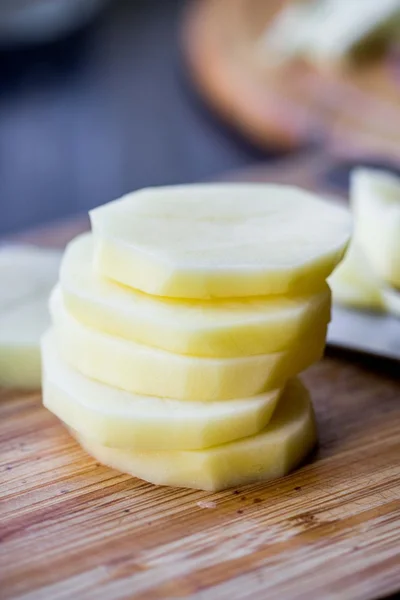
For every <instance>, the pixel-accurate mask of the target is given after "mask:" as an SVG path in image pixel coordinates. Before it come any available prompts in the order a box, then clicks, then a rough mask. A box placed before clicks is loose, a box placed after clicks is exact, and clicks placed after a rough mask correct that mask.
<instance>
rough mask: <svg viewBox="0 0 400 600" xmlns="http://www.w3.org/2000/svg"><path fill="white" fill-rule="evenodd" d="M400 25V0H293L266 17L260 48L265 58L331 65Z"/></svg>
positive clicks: (392, 35)
mask: <svg viewBox="0 0 400 600" xmlns="http://www.w3.org/2000/svg"><path fill="white" fill-rule="evenodd" d="M399 31H400V2H399V0H308V1H303V0H302V1H299V0H291V1H290V2H285V3H283V8H282V10H281V11H280V12H278V14H277V16H276V18H275V19H274V20H273V21H272V22H271V23H268V26H267V29H266V31H265V33H264V35H263V36H262V40H261V44H260V49H261V51H262V58H263V59H264V62H265V61H268V62H270V61H271V58H272V59H278V60H279V59H280V60H288V59H291V58H295V57H304V58H306V59H308V60H309V61H310V62H313V63H315V64H316V65H318V66H331V65H335V64H337V63H341V62H343V61H346V60H347V59H348V58H351V57H352V56H353V55H354V53H355V51H358V52H360V51H362V50H368V49H369V48H372V49H373V47H374V44H376V42H377V41H380V42H381V43H385V42H390V41H391V40H395V39H396V37H398V35H399Z"/></svg>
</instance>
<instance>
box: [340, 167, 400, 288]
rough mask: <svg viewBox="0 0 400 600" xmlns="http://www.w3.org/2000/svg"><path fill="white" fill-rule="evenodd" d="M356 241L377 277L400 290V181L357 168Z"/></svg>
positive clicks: (354, 186) (353, 199)
mask: <svg viewBox="0 0 400 600" xmlns="http://www.w3.org/2000/svg"><path fill="white" fill-rule="evenodd" d="M351 204H352V209H353V213H354V218H355V233H354V239H355V241H356V243H357V244H358V245H359V246H360V247H361V248H362V250H363V252H364V253H365V256H366V257H367V259H368V261H369V263H370V265H371V267H372V269H373V271H374V272H375V274H376V276H377V277H379V278H380V279H382V280H383V281H384V282H386V283H387V284H388V285H390V286H392V287H394V288H396V287H397V288H400V178H399V177H396V176H394V175H391V174H389V173H387V172H385V171H377V170H374V169H363V168H360V169H356V170H355V171H354V172H353V175H352V181H351Z"/></svg>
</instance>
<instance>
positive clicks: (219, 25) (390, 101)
mask: <svg viewBox="0 0 400 600" xmlns="http://www.w3.org/2000/svg"><path fill="white" fill-rule="evenodd" d="M281 6H282V2H280V1H279V0H268V2H266V1H265V0H194V1H192V2H191V3H190V4H189V6H188V8H187V11H186V12H185V14H184V22H183V30H182V39H183V49H184V53H185V56H186V60H187V64H188V67H189V70H190V72H191V74H192V77H193V80H194V82H195V84H196V85H197V87H198V88H199V90H200V92H201V93H202V95H203V96H204V97H205V98H206V99H208V101H209V103H210V104H211V105H212V106H213V107H214V108H215V109H216V110H217V111H218V113H219V114H220V115H221V116H222V117H223V118H224V119H225V120H227V121H229V122H230V123H231V124H234V125H235V126H236V127H237V128H238V129H239V130H240V131H241V132H242V133H244V134H245V135H246V136H247V138H249V139H250V140H251V141H252V142H253V143H255V144H256V145H257V146H260V147H270V146H271V145H275V146H278V147H280V148H283V149H293V148H296V147H298V146H302V145H304V144H310V142H315V140H317V141H319V142H320V143H330V142H331V141H332V140H337V139H339V140H341V141H342V142H344V143H347V142H346V140H349V141H350V140H351V141H352V143H353V142H354V140H357V139H358V140H360V143H361V144H364V145H367V146H369V147H371V148H373V147H374V146H376V147H377V148H379V149H380V150H382V151H383V152H384V153H388V154H393V153H394V154H396V155H397V156H398V155H399V152H400V150H399V148H400V58H399V57H398V58H397V59H396V58H394V57H393V56H386V57H385V58H381V59H377V60H375V61H373V62H368V63H365V64H364V65H362V66H361V65H359V66H358V67H356V66H352V67H351V66H349V67H348V68H346V69H342V70H334V69H331V70H324V71H321V70H318V69H316V68H315V67H313V66H311V65H310V64H306V63H305V62H303V61H301V60H294V61H291V62H290V63H286V64H281V65H276V64H273V63H272V61H270V62H268V60H267V58H266V57H265V53H264V54H263V53H261V52H260V51H259V48H260V39H261V35H262V33H263V31H265V28H266V27H267V24H268V21H269V20H271V18H272V17H273V16H274V14H275V13H276V11H277V10H278V9H279V7H281Z"/></svg>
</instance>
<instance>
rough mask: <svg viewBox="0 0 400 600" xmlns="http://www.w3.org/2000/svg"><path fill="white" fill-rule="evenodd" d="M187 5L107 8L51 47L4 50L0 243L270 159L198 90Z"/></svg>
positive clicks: (166, 0) (170, 0)
mask: <svg viewBox="0 0 400 600" xmlns="http://www.w3.org/2000/svg"><path fill="white" fill-rule="evenodd" d="M184 6H185V3H184V2H183V1H180V0H163V1H162V0H159V1H156V0H142V1H132V0H126V1H115V0H114V2H112V3H111V4H110V5H109V6H107V7H106V9H105V10H104V11H102V12H101V13H100V14H99V15H98V16H97V17H96V18H95V19H94V20H93V21H92V22H91V23H90V25H89V26H86V27H85V28H81V29H80V30H79V31H75V32H74V33H73V34H69V35H68V37H64V38H63V39H61V40H58V41H57V42H53V43H47V44H42V45H39V46H38V45H36V46H25V47H18V48H13V49H11V48H5V47H4V46H3V47H2V48H1V50H0V208H1V211H0V235H1V234H4V233H10V232H14V231H18V230H21V229H23V228H25V227H30V226H34V225H37V224H39V223H46V222H48V221H50V220H53V219H56V218H60V217H63V216H67V215H71V214H75V213H78V212H83V211H86V210H87V209H88V208H90V207H93V206H95V205H97V204H100V203H103V202H106V201H109V200H111V199H113V198H115V197H117V196H119V195H121V194H123V193H125V192H127V191H130V190H132V189H135V188H139V187H142V186H147V185H152V184H169V183H177V182H191V181H196V180H202V179H206V178H212V177H213V176H215V175H216V174H218V173H220V172H223V171H225V170H229V169H232V168H235V167H239V166H244V165H246V164H248V163H251V162H255V161H257V160H261V159H265V158H266V155H263V154H261V152H260V151H257V150H256V149H254V148H252V147H251V146H250V145H248V144H246V142H245V141H244V140H242V139H240V138H239V137H238V136H237V135H236V134H235V133H234V132H233V131H231V130H230V129H229V128H228V127H226V126H225V125H224V124H222V123H220V122H219V120H218V118H217V117H215V116H214V115H213V114H212V113H211V112H209V111H208V109H207V107H206V106H205V105H204V104H203V102H202V100H201V99H200V98H199V96H198V95H197V93H196V91H195V90H194V89H193V87H192V85H191V82H190V76H189V74H188V73H187V72H186V69H185V63H184V58H183V56H182V53H181V49H180V26H181V17H182V11H183V9H184ZM273 156H274V155H273V153H272V152H271V154H270V155H269V158H272V157H273Z"/></svg>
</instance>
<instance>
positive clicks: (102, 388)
mask: <svg viewBox="0 0 400 600" xmlns="http://www.w3.org/2000/svg"><path fill="white" fill-rule="evenodd" d="M42 361H43V404H44V405H45V406H46V407H47V408H48V409H49V410H51V411H52V412H53V413H54V414H55V415H57V417H59V418H60V419H61V420H62V421H63V422H64V423H65V424H66V425H68V426H69V427H72V428H73V429H75V430H76V431H78V432H79V434H80V435H83V436H85V437H89V438H91V439H93V440H95V441H96V442H98V443H99V444H102V445H104V446H111V447H115V448H136V449H141V450H144V449H145V450H193V449H202V448H207V447H209V446H216V445H218V444H223V443H226V442H230V441H232V440H236V439H240V438H243V437H247V436H249V435H253V434H255V433H257V432H259V431H260V430H261V429H263V428H264V427H265V426H266V425H267V423H268V422H269V421H270V419H271V416H272V413H273V412H274V410H275V407H276V404H277V402H278V399H279V397H280V395H281V392H282V389H277V390H272V391H271V392H267V393H264V394H260V395H259V396H253V397H252V398H240V399H236V400H222V401H216V402H201V401H193V402H185V401H182V400H171V399H167V398H155V397H152V396H139V395H136V394H132V393H129V392H124V391H122V390H118V389H116V388H112V387H109V386H107V385H104V384H101V383H98V382H97V381H93V380H91V379H88V378H86V377H84V376H83V375H81V374H80V373H79V372H78V371H76V370H75V369H72V368H71V367H69V366H68V364H67V363H66V362H64V361H63V359H62V358H61V357H60V354H59V352H58V350H57V345H56V341H55V335H54V332H51V331H50V332H49V333H47V334H46V335H45V336H44V338H43V342H42Z"/></svg>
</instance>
